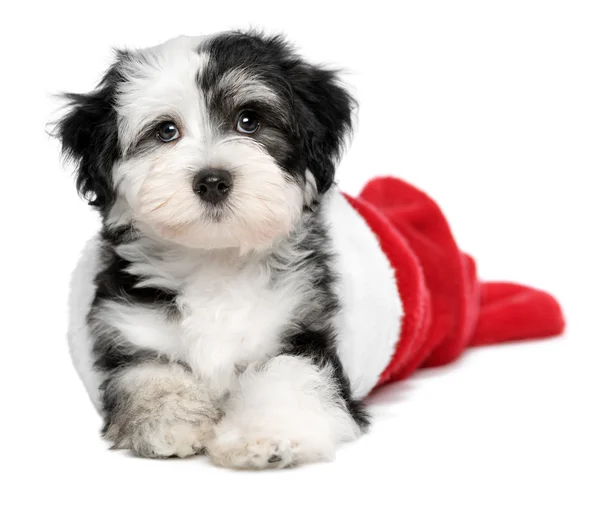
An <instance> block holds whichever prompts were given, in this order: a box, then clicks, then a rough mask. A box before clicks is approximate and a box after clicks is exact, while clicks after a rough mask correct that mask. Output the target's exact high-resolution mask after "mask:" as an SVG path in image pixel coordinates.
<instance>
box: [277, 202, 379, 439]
mask: <svg viewBox="0 0 600 506" xmlns="http://www.w3.org/2000/svg"><path fill="white" fill-rule="evenodd" d="M305 219H306V221H305V229H304V232H303V233H306V235H305V236H303V237H302V240H301V241H300V242H299V243H298V245H297V247H298V248H299V249H300V251H301V252H302V254H301V255H299V256H298V257H299V258H302V260H301V263H302V265H294V266H288V268H293V269H295V270H302V271H303V276H304V277H305V278H306V279H307V280H309V281H310V283H311V286H312V291H311V295H310V299H311V300H309V301H306V302H305V303H306V304H308V305H309V307H310V309H309V311H308V312H306V313H304V314H303V315H302V319H301V320H300V321H297V322H294V325H293V326H292V327H291V330H290V331H289V332H288V333H287V334H286V335H284V336H283V353H287V354H291V355H298V356H302V357H306V358H308V359H310V360H311V361H312V362H313V363H314V364H315V365H317V366H319V367H323V366H326V365H329V366H331V368H332V369H333V373H334V378H333V379H334V381H335V382H336V384H337V388H338V392H339V395H340V397H341V398H342V400H343V401H344V403H345V404H346V407H347V409H348V412H349V413H350V414H351V415H352V417H353V418H354V420H355V422H356V423H357V424H358V426H359V427H360V428H361V429H362V430H363V431H366V430H367V429H368V427H369V415H368V413H367V409H366V408H365V406H364V404H363V403H362V401H359V400H357V399H353V398H352V392H351V388H350V382H349V380H348V377H347V375H346V373H345V371H344V367H343V366H342V363H341V361H340V358H339V356H338V354H337V350H336V341H337V336H336V331H335V329H334V328H333V325H332V319H333V318H334V316H335V315H336V314H337V312H338V311H339V301H338V299H337V296H336V294H335V291H334V283H335V282H336V276H335V275H334V273H333V271H332V265H333V262H335V258H333V254H332V253H331V247H330V239H329V235H328V233H327V230H326V228H325V226H324V225H323V221H322V217H321V216H320V213H319V210H317V211H316V212H314V213H313V212H309V213H307V214H306V215H305ZM282 274H283V273H282ZM315 301H316V303H315Z"/></svg>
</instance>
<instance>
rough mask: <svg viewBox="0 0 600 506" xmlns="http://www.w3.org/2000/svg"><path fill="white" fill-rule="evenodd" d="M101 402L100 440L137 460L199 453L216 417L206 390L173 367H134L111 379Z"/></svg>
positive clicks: (218, 413) (213, 406) (218, 414)
mask: <svg viewBox="0 0 600 506" xmlns="http://www.w3.org/2000/svg"><path fill="white" fill-rule="evenodd" d="M104 401H105V406H106V407H107V408H108V409H107V418H106V424H105V429H104V437H105V438H106V439H108V440H109V441H112V442H113V448H115V449H129V450H131V452H132V453H133V454H134V455H136V456H139V457H150V458H161V457H162V458H164V457H172V456H177V457H188V456H190V455H194V454H196V453H199V452H200V451H201V450H202V449H203V448H204V445H205V443H206V442H207V441H208V440H209V439H210V438H212V436H213V429H214V426H215V423H216V421H217V420H218V419H219V417H220V415H221V413H220V410H219V409H218V407H217V406H216V404H215V403H214V402H213V400H212V399H211V397H210V396H209V395H208V394H207V393H206V391H205V390H204V389H203V388H201V386H200V385H198V384H197V382H195V381H194V380H193V379H192V378H190V377H188V375H187V374H186V373H185V371H183V370H181V368H179V367H177V366H173V365H171V366H156V365H151V364H150V365H145V366H143V367H142V366H140V367H138V368H136V369H132V370H131V371H128V372H126V374H123V375H121V376H118V377H116V378H114V379H113V381H112V382H111V383H110V384H109V385H108V386H107V388H106V391H105V395H104Z"/></svg>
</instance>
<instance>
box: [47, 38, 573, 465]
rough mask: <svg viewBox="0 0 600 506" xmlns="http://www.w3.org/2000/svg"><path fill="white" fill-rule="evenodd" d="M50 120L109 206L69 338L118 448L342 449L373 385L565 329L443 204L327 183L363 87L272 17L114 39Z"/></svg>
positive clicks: (152, 453) (254, 457) (391, 185)
mask: <svg viewBox="0 0 600 506" xmlns="http://www.w3.org/2000/svg"><path fill="white" fill-rule="evenodd" d="M66 98H67V100H68V107H69V109H68V111H67V113H66V114H65V116H63V117H62V119H60V120H59V122H58V123H57V127H56V135H57V136H58V137H59V138H60V140H61V141H62V145H63V150H64V152H65V154H66V155H67V156H68V157H70V158H71V159H72V160H73V161H74V162H75V164H76V166H77V187H78V189H79V191H80V192H81V193H82V194H83V195H84V196H86V197H87V198H88V200H89V202H90V204H91V205H92V206H94V207H95V208H96V209H97V210H98V211H99V212H100V214H101V216H102V229H101V231H100V233H99V234H98V235H97V236H96V237H94V238H92V239H91V240H90V241H89V243H88V245H87V246H86V248H85V251H84V253H83V256H82V258H81V260H80V262H79V264H78V266H77V268H76V270H75V273H74V276H73V280H72V289H71V297H70V324H69V343H70V349H71V354H72V357H73V361H74V364H75V367H76V369H77V371H78V373H79V375H80V377H81V378H82V380H83V382H84V384H85V386H86V388H87V390H88V392H89V394H90V397H91V399H92V401H93V402H94V405H95V406H96V408H97V409H98V410H99V412H100V413H101V414H102V415H103V417H104V421H105V423H104V429H103V433H104V436H105V437H106V438H107V439H108V440H110V441H111V442H112V443H113V445H114V447H115V448H123V449H129V450H131V451H132V452H133V453H135V454H136V455H139V456H143V457H169V456H180V457H185V456H188V455H192V454H195V453H198V452H200V451H203V450H206V451H207V452H208V454H209V455H210V457H211V458H212V460H213V461H214V462H215V463H217V464H220V465H223V466H228V467H239V468H266V467H286V466H290V465H294V464H299V463H303V462H311V461H317V460H325V459H331V458H332V457H333V456H334V453H335V449H336V446H337V445H338V444H339V443H341V442H344V441H351V440H353V439H355V438H357V437H358V436H359V434H360V433H361V432H362V431H364V430H366V429H367V427H368V416H367V413H366V410H365V408H364V405H363V403H362V399H364V397H365V396H366V395H367V394H368V393H369V392H370V391H371V390H372V389H373V388H374V387H375V386H377V385H379V384H382V383H385V382H389V381H395V380H399V379H402V378H405V377H406V376H408V375H409V374H411V373H412V372H413V371H414V370H415V369H416V368H417V367H421V366H433V365H442V364H445V363H448V362H450V361H452V360H454V359H456V358H457V357H458V356H459V355H460V354H461V353H462V352H463V350H464V349H465V348H466V347H467V346H472V345H478V344H492V343H496V342H501V341H507V340H514V339H524V338H533V337H546V336H550V335H553V334H558V333H560V332H561V331H562V329H563V327H564V320H563V317H562V313H561V310H560V306H559V305H558V303H557V302H556V301H555V300H554V299H553V298H552V297H551V296H550V295H548V294H546V293H544V292H541V291H539V290H535V289H531V288H529V287H523V286H520V285H516V284H513V283H480V282H479V281H478V279H477V276H476V270H475V263H474V261H473V260H472V259H471V258H470V257H469V256H468V255H466V254H464V253H462V252H461V251H460V250H459V249H458V247H457V245H456V242H455V240H454V238H453V236H452V233H451V231H450V228H449V227H448V224H447V222H446V220H445V218H444V216H443V214H442V213H441V211H440V209H439V207H438V206H437V205H436V204H435V203H434V202H433V201H432V200H431V199H430V198H429V197H427V196H426V195H425V194H424V193H422V192H420V191H419V190H417V189H416V188H413V187H411V186H410V185H408V184H407V183H405V182H403V181H400V180H398V179H394V178H380V179H376V180H373V181H371V182H370V183H369V184H368V185H367V186H366V188H365V189H364V190H363V192H362V193H361V195H360V196H359V197H357V198H353V197H350V196H347V195H344V194H342V193H341V192H340V191H339V190H338V189H337V187H336V186H335V185H334V175H335V165H336V162H337V158H338V157H339V155H340V154H341V151H342V147H343V144H344V140H345V137H346V136H347V135H348V134H349V132H350V129H351V115H352V110H353V105H354V104H353V100H352V98H351V97H350V96H349V94H348V92H347V91H346V90H345V89H344V88H343V87H342V86H341V85H340V84H339V83H338V81H337V78H336V74H335V73H334V72H332V71H330V70H327V69H323V68H321V67H317V66H314V65H311V64H309V63H307V62H305V61H304V60H303V59H301V58H300V57H299V56H298V55H297V54H296V53H295V52H294V51H293V50H292V49H291V48H290V47H289V46H288V45H287V44H286V43H285V41H284V40H283V39H282V38H281V37H268V36H263V35H261V34H256V33H240V32H235V33H223V34H218V35H213V36H209V37H197V38H191V37H179V38H176V39H173V40H170V41H168V42H166V43H164V44H162V45H160V46H157V47H153V48H148V49H143V50H137V51H122V52H118V53H117V56H116V61H115V63H114V64H113V65H112V66H111V67H110V68H109V69H108V71H107V72H106V74H105V76H104V77H103V79H102V80H101V82H100V84H99V85H98V87H97V88H96V89H95V90H94V91H92V92H91V93H89V94H67V95H66Z"/></svg>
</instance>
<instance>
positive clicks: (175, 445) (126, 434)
mask: <svg viewBox="0 0 600 506" xmlns="http://www.w3.org/2000/svg"><path fill="white" fill-rule="evenodd" d="M210 429H211V425H207V424H206V422H205V421H204V420H198V421H196V422H181V421H175V420H169V419H159V418H157V417H141V418H137V419H135V420H132V423H131V424H128V426H127V427H119V426H116V425H112V426H110V427H109V428H108V430H107V432H106V435H105V437H106V438H107V439H109V440H111V441H114V445H113V448H114V449H128V450H131V452H132V453H133V454H134V455H136V456H138V457H147V458H166V457H189V456H190V455H195V454H197V453H200V452H201V451H202V450H203V448H204V444H205V442H206V441H207V439H208V434H209V432H210Z"/></svg>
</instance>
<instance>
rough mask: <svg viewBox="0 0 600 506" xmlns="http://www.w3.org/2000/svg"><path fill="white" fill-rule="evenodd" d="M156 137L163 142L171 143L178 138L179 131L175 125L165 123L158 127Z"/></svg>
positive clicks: (169, 122) (168, 122)
mask: <svg viewBox="0 0 600 506" xmlns="http://www.w3.org/2000/svg"><path fill="white" fill-rule="evenodd" d="M156 135H157V137H158V138H159V139H160V140H161V141H163V142H171V141H174V140H175V139H177V138H178V137H179V130H178V129H177V127H176V126H175V123H173V122H171V121H165V122H164V123H161V124H160V125H159V126H158V130H157V132H156Z"/></svg>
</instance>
